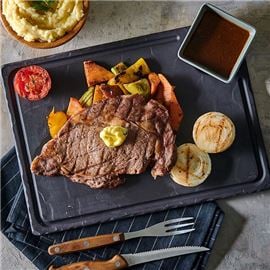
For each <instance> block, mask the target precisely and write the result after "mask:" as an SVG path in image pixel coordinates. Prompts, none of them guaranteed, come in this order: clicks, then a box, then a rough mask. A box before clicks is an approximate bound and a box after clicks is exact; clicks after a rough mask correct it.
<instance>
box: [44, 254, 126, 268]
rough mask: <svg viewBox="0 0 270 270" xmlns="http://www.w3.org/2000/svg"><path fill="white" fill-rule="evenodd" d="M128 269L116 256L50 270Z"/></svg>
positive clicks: (122, 260)
mask: <svg viewBox="0 0 270 270" xmlns="http://www.w3.org/2000/svg"><path fill="white" fill-rule="evenodd" d="M127 267H128V264H127V262H126V261H125V259H124V258H123V257H121V256H120V255H115V256H114V257H113V258H112V259H110V260H108V261H85V262H77V263H72V264H67V265H64V266H61V267H58V268H55V267H54V266H50V267H49V269H48V270H119V269H125V268H127Z"/></svg>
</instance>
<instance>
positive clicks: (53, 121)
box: [48, 108, 67, 138]
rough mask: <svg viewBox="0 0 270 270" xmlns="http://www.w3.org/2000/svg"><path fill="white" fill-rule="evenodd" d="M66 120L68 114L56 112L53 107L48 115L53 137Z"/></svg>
mask: <svg viewBox="0 0 270 270" xmlns="http://www.w3.org/2000/svg"><path fill="white" fill-rule="evenodd" d="M66 122H67V115H66V114H65V113H64V112H55V111H54V108H53V109H52V111H51V112H50V114H49V116H48V127H49V131H50V135H51V137H52V138H54V137H56V135H57V134H58V132H59V130H60V129H61V128H62V127H63V126H64V124H65V123H66Z"/></svg>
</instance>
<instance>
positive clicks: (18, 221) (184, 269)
mask: <svg viewBox="0 0 270 270" xmlns="http://www.w3.org/2000/svg"><path fill="white" fill-rule="evenodd" d="M1 176H2V181H1V230H2V232H3V233H4V235H5V236H6V237H7V238H8V239H9V240H10V241H11V242H12V243H13V244H14V245H15V246H16V247H17V248H18V249H19V250H20V251H21V252H23V253H24V255H26V256H27V257H28V258H29V260H31V261H32V262H33V263H34V264H35V265H36V267H37V268H38V269H47V268H48V266H49V265H51V264H54V265H55V266H60V265H64V264H69V263H72V262H76V261H83V260H93V259H108V258H110V257H112V256H113V255H115V254H118V253H120V252H121V253H133V252H141V251H148V250H154V249H160V248H167V247H174V246H183V245H203V246H207V247H209V248H210V249H211V248H212V247H213V244H214V241H215V239H216V236H217V233H218V230H219V227H220V225H221V223H222V219H223V212H222V211H221V210H220V208H219V207H218V206H217V205H216V204H215V203H212V202H211V203H205V204H199V205H195V206H191V207H185V208H178V209H172V210H166V211H161V212H157V213H153V214H147V215H142V216H136V217H133V218H127V219H122V220H118V221H114V222H108V223H104V224H97V225H92V226H87V227H83V228H79V229H75V230H70V231H65V232H60V233H53V234H49V235H44V236H34V235H32V233H31V231H30V224H29V219H28V215H27V209H26V205H25V200H24V194H23V188H22V184H21V178H20V173H19V167H18V162H17V157H16V153H15V150H14V149H12V150H11V151H10V152H9V153H8V154H7V155H6V156H5V157H4V158H3V159H2V161H1ZM188 216H193V217H194V218H195V221H196V230H195V232H192V233H190V234H185V235H179V236H171V237H163V238H156V237H153V238H140V239H133V240H130V241H127V242H125V243H123V244H117V245H114V246H110V247H105V248H101V249H97V250H92V251H84V252H80V253H76V254H69V255H64V256H50V255H48V253H47V248H48V246H50V245H52V244H55V243H58V242H61V241H67V240H71V239H77V238H81V237H86V236H93V235H97V234H105V233H111V232H126V231H134V230H138V229H142V228H145V227H147V226H150V225H153V224H155V223H157V222H161V221H164V220H168V219H172V218H177V217H188ZM209 254H210V252H207V253H201V254H199V253H198V254H191V255H186V256H181V257H178V258H177V257H175V258H170V259H166V260H162V261H156V262H151V263H147V264H144V265H138V266H134V267H132V269H134V270H135V269H136V270H191V269H205V267H206V263H207V260H208V257H209Z"/></svg>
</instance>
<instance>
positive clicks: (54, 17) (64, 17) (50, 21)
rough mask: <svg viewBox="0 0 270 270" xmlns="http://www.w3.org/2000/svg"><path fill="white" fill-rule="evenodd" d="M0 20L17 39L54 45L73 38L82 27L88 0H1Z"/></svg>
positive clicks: (36, 43)
mask: <svg viewBox="0 0 270 270" xmlns="http://www.w3.org/2000/svg"><path fill="white" fill-rule="evenodd" d="M0 4H1V5H0V6H1V7H0V11H1V21H2V24H3V26H4V27H5V29H6V30H7V31H8V32H9V33H10V34H11V35H12V37H14V38H15V39H17V40H18V41H20V42H22V43H24V44H26V45H28V46H30V47H34V48H53V47H57V46H60V45H62V44H64V43H66V42H67V41H69V40H71V39H72V38H73V37H74V36H75V35H76V34H77V33H78V32H79V31H80V30H81V28H82V27H83V25H84V23H85V21H86V18H87V14H88V10H89V1H88V0H72V1H71V0H40V1H37V0H35V1H29V0H8V1H6V0H2V1H0Z"/></svg>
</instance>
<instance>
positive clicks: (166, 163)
mask: <svg viewBox="0 0 270 270" xmlns="http://www.w3.org/2000/svg"><path fill="white" fill-rule="evenodd" d="M168 118H169V115H168V111H167V109H166V108H165V107H163V106H162V105H161V104H160V103H158V102H157V101H155V100H150V101H148V102H146V101H145V99H144V98H143V97H142V96H140V95H128V96H118V97H115V98H109V99H106V100H104V101H101V102H99V103H96V104H94V105H93V106H92V107H90V108H87V109H84V110H82V111H81V112H79V113H78V114H76V115H74V116H73V117H71V118H70V119H69V120H68V121H67V123H66V124H65V125H64V127H63V128H62V129H61V130H60V132H59V133H58V135H57V137H56V138H54V139H52V140H50V141H49V142H48V143H46V144H45V145H44V146H43V148H42V151H41V154H40V155H39V156H37V157H36V158H35V159H34V160H33V162H32V165H31V170H32V172H33V173H35V174H37V175H48V176H52V175H59V174H62V175H64V176H66V177H68V178H70V179H71V180H72V181H74V182H78V183H83V184H86V185H89V186H90V187H91V188H103V187H108V188H113V187H116V186H118V185H120V184H122V183H123V182H124V181H123V178H122V177H121V176H122V175H125V174H139V173H142V172H144V171H145V170H146V168H147V167H148V166H149V165H150V166H152V170H151V173H152V176H153V177H154V178H156V177H157V176H163V175H165V174H166V173H168V171H169V170H170V169H171V167H172V166H173V165H174V162H175V158H176V152H175V149H176V147H175V135H174V133H173V130H172V128H171V126H170V124H169V119H168ZM110 125H121V126H123V127H126V128H127V129H128V135H127V138H126V140H125V142H124V143H123V144H122V145H121V146H118V147H115V148H109V147H107V146H106V145H105V144H104V142H103V141H102V140H101V139H100V137H99V133H100V131H101V130H102V129H103V128H104V127H106V126H110Z"/></svg>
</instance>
